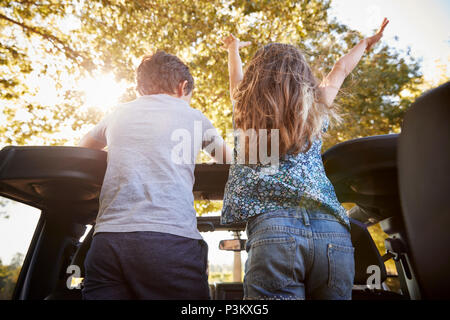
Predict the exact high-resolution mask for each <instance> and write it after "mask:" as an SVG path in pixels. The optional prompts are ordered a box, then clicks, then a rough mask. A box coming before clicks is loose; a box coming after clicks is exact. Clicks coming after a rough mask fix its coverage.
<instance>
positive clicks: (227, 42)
mask: <svg viewBox="0 0 450 320" xmlns="http://www.w3.org/2000/svg"><path fill="white" fill-rule="evenodd" d="M222 43H223V45H222V46H221V48H222V49H224V50H239V49H240V48H244V47H247V46H249V45H250V44H251V42H250V41H239V39H237V38H236V37H235V36H233V35H232V34H230V35H229V36H228V37H225V38H223V39H222Z"/></svg>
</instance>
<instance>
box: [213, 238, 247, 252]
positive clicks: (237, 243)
mask: <svg viewBox="0 0 450 320" xmlns="http://www.w3.org/2000/svg"><path fill="white" fill-rule="evenodd" d="M245 243H246V240H245V239H231V240H221V241H220V243H219V249H220V250H226V251H243V250H245Z"/></svg>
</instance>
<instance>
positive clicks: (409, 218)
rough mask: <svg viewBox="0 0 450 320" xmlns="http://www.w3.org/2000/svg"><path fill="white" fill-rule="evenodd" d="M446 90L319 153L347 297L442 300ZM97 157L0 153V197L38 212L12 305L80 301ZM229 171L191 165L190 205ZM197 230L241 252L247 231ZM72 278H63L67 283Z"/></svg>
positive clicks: (206, 224)
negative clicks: (343, 230) (375, 235)
mask: <svg viewBox="0 0 450 320" xmlns="http://www.w3.org/2000/svg"><path fill="white" fill-rule="evenodd" d="M449 89H450V83H446V84H444V85H442V86H440V87H438V88H436V89H434V90H431V91H429V92H427V93H425V94H424V95H423V96H422V97H420V98H419V99H418V100H417V101H416V102H415V103H414V104H413V105H412V106H411V108H410V110H409V111H408V114H407V115H406V117H405V121H404V124H403V130H402V133H401V134H389V135H381V136H373V137H364V138H359V139H354V140H350V141H346V142H343V143H340V144H338V145H336V146H334V147H332V148H330V149H329V150H327V151H326V152H325V153H324V154H323V162H324V167H325V170H326V173H327V176H328V177H329V179H330V181H331V182H332V183H333V185H334V187H335V190H336V194H337V196H338V199H339V201H340V202H342V203H353V204H354V206H353V207H352V208H351V209H350V210H349V211H348V215H349V217H350V221H351V236H352V242H353V245H354V247H355V280H354V288H353V299H355V300H357V299H369V300H379V299H389V300H405V299H406V300H416V299H431V298H446V297H449V292H450V291H449V290H448V289H449V288H450V286H449V283H450V280H449V279H450V276H449V275H447V274H446V271H447V270H450V250H448V247H449V245H450V238H449V234H450V232H448V230H447V229H448V226H449V225H450V205H449V200H448V199H447V197H448V196H447V195H448V191H449V182H450V178H449V177H450V175H449V164H450V156H449V155H450V152H449V149H450V143H449V140H450V132H449V128H450V126H449V123H450V121H449V120H450V116H449V111H450V108H449V101H450V98H449V91H450V90H449ZM106 158H107V155H106V152H104V151H98V150H91V149H87V148H80V147H43V146H23V147H20V146H8V147H5V148H3V149H2V150H1V151H0V196H2V197H6V198H9V199H12V200H15V201H18V202H22V203H25V204H27V205H30V206H32V207H35V208H37V209H39V210H40V218H39V222H38V223H37V226H36V229H35V231H34V236H33V238H32V240H31V244H30V246H29V249H28V252H27V254H26V256H25V259H24V262H23V265H22V268H21V271H20V275H19V277H18V280H17V282H16V286H15V290H14V294H13V297H12V298H13V299H15V300H28V299H32V300H36V299H38V300H39V299H58V300H69V299H70V300H72V299H81V290H80V286H78V285H76V286H75V288H74V287H73V286H71V285H68V284H70V283H71V277H72V276H71V275H70V274H68V273H67V271H68V270H70V268H71V266H72V267H73V266H75V267H76V268H78V270H77V276H78V278H82V277H83V275H84V267H83V265H84V259H85V256H86V253H87V251H88V249H89V246H90V243H91V240H92V234H93V228H92V229H91V231H90V232H89V233H88V234H87V235H86V236H85V237H84V239H83V241H80V238H81V237H82V236H83V235H84V234H85V232H86V228H87V225H92V224H94V223H95V218H96V215H97V210H98V198H99V194H100V189H101V185H102V181H103V177H104V173H105V170H106V160H107V159H106ZM228 170H229V165H226V164H223V165H221V164H198V165H197V166H196V169H195V185H194V188H193V193H194V196H195V199H203V200H204V199H209V200H221V199H222V198H223V192H224V186H225V183H226V181H227V179H228ZM197 221H198V222H197V226H198V229H199V231H200V232H204V233H207V232H217V231H224V230H226V231H232V232H234V234H235V236H236V237H235V238H236V239H229V240H223V241H221V243H220V247H221V249H224V250H231V251H236V252H239V251H241V250H244V249H245V239H241V236H240V235H241V233H242V232H243V231H244V230H245V224H244V223H240V224H231V225H222V224H220V218H219V217H218V216H200V217H198V219H197ZM375 223H380V225H381V228H382V229H383V231H384V232H385V233H386V234H387V235H388V238H387V239H386V241H385V243H386V249H387V252H386V253H385V254H384V255H383V256H382V255H381V254H380V252H379V250H378V249H377V247H376V245H375V243H374V240H373V239H372V236H371V234H370V233H369V232H368V227H369V226H370V225H372V224H375ZM388 259H393V260H394V261H395V266H396V269H397V273H398V279H399V282H400V293H398V292H393V291H390V290H387V288H386V286H383V283H384V282H385V280H386V279H387V276H388V274H387V272H386V267H385V261H386V260H388ZM68 280H69V281H68ZM211 296H212V298H213V299H219V300H233V299H242V297H243V286H242V282H233V283H215V284H214V285H212V286H211Z"/></svg>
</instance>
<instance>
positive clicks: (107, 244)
mask: <svg viewBox="0 0 450 320" xmlns="http://www.w3.org/2000/svg"><path fill="white" fill-rule="evenodd" d="M193 87H194V80H193V78H192V76H191V74H190V72H189V68H188V67H187V66H186V65H185V64H184V63H183V62H182V61H181V60H180V59H178V58H177V57H176V56H173V55H171V54H167V53H165V52H164V51H158V52H156V53H155V54H153V55H151V56H146V57H144V59H143V60H142V62H141V64H140V65H139V67H138V69H137V90H138V92H139V94H140V95H141V96H140V97H139V98H137V99H136V100H134V101H132V102H129V103H126V104H123V105H121V106H119V107H118V108H116V110H115V111H114V112H112V113H111V114H110V115H108V116H106V117H105V118H104V119H103V120H102V121H101V122H100V123H99V124H98V125H97V126H96V127H95V128H94V129H93V130H91V131H90V132H89V133H88V134H87V135H86V136H85V137H84V138H83V139H82V140H81V142H80V146H81V147H87V148H95V149H103V148H104V147H105V146H108V165H107V170H106V174H105V178H104V182H103V186H102V190H101V194H100V208H99V213H98V216H97V220H96V224H95V233H94V238H93V241H92V245H91V248H90V250H89V252H88V255H87V257H86V262H85V265H86V278H85V283H84V289H83V297H84V299H208V298H209V287H208V281H207V274H206V269H207V244H206V243H205V242H204V241H203V240H202V237H201V235H200V233H199V232H198V230H197V220H196V212H195V210H194V207H193V200H194V199H193V194H192V187H193V184H194V167H195V159H196V156H197V154H198V153H199V151H200V149H201V148H202V147H203V148H204V147H205V146H206V145H207V144H208V143H209V142H211V141H213V140H214V142H215V146H216V147H218V148H221V149H220V150H221V153H223V154H226V155H230V154H231V152H230V151H229V150H227V146H226V144H225V143H224V141H223V139H222V138H221V137H220V135H219V134H218V133H217V131H216V130H215V128H214V127H213V125H212V124H211V122H210V121H209V120H208V119H207V118H206V117H205V116H204V115H203V114H202V113H201V112H200V111H199V110H196V109H193V108H191V107H190V106H189V102H190V99H191V96H192V90H193ZM199 125H201V128H202V141H201V142H202V143H194V145H191V144H189V146H188V148H187V149H189V150H190V151H191V152H188V153H187V156H186V154H184V155H183V156H184V157H183V159H184V160H185V161H184V162H180V161H178V160H176V159H174V158H176V154H175V153H174V150H176V146H177V145H179V142H178V141H174V138H176V137H178V136H176V137H175V133H176V132H180V130H181V132H184V133H186V132H187V133H188V134H190V136H191V137H193V136H195V134H194V127H199ZM208 133H209V134H208ZM211 133H212V134H211ZM175 140H176V139H175ZM195 140H196V139H194V138H192V139H187V141H195ZM184 150H185V149H184ZM215 150H217V149H215ZM218 153H219V152H218ZM174 154H175V155H174ZM211 156H212V157H213V159H214V160H216V161H218V162H222V159H215V158H214V154H212V155H211ZM186 160H187V161H186Z"/></svg>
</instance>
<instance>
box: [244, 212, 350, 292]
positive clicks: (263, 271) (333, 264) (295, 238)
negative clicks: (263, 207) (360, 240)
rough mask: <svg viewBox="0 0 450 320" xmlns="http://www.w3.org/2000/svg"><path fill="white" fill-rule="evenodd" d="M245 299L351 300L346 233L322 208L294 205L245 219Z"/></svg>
mask: <svg viewBox="0 0 450 320" xmlns="http://www.w3.org/2000/svg"><path fill="white" fill-rule="evenodd" d="M247 236H248V241H247V247H246V250H247V252H248V259H247V262H246V264H245V277H244V298H245V299H325V300H342V299H351V295H352V286H353V278H354V274H355V263H354V248H353V246H352V242H351V238H350V232H349V231H348V229H347V228H346V227H345V226H344V225H343V224H341V223H340V222H339V220H338V219H337V218H336V217H334V216H332V215H330V214H328V213H324V212H322V211H320V210H310V209H305V208H292V209H286V210H278V211H273V212H269V213H265V214H262V215H259V216H257V217H255V218H252V219H250V220H249V221H248V223H247Z"/></svg>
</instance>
